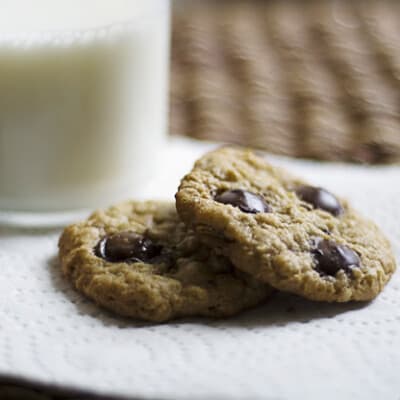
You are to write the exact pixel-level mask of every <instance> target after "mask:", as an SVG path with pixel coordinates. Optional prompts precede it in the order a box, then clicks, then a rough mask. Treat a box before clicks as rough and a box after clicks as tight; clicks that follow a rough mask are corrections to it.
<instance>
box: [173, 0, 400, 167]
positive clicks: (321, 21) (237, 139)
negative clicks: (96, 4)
mask: <svg viewBox="0 0 400 400" xmlns="http://www.w3.org/2000/svg"><path fill="white" fill-rule="evenodd" d="M172 60H173V62H172V88H171V128H170V129H171V132H173V133H175V134H181V135H189V136H192V137H195V138H198V139H212V140H218V141H224V142H233V143H240V144H244V145H249V146H255V147H258V148H262V149H265V150H268V151H271V152H274V153H278V154H284V155H289V156H294V157H308V158H316V159H322V160H343V161H353V162H365V163H388V162H396V161H399V160H400V91H399V89H400V3H399V2H396V1H359V2H356V1H354V2H353V1H348V2H345V1H306V2H299V1H297V2H290V1H286V0H285V1H283V0H282V1H255V0H254V1H246V0H243V1H218V2H217V1H214V2H211V1H210V2H207V1H204V0H203V1H197V2H189V3H186V5H184V6H183V7H182V8H181V9H179V10H178V12H176V13H175V18H174V28H173V52H172Z"/></svg>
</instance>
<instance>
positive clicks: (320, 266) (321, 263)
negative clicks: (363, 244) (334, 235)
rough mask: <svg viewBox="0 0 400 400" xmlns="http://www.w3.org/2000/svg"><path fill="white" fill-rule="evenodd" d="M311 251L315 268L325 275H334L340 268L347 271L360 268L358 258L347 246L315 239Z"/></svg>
mask: <svg viewBox="0 0 400 400" xmlns="http://www.w3.org/2000/svg"><path fill="white" fill-rule="evenodd" d="M312 253H313V255H314V257H315V260H316V269H317V270H318V271H319V272H320V273H322V274H326V275H331V276H335V275H336V273H337V272H338V271H340V270H341V269H342V270H344V271H345V272H347V273H349V272H351V270H352V269H353V268H360V264H361V261H360V258H359V257H358V255H357V253H356V252H355V251H353V250H352V249H350V248H349V247H347V246H345V245H342V244H338V243H335V242H333V241H332V240H326V239H321V238H317V239H315V248H314V249H313V250H312Z"/></svg>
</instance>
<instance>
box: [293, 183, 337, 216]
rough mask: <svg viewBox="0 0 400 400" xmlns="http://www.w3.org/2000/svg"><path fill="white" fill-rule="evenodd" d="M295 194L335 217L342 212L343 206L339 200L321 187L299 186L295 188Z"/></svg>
mask: <svg viewBox="0 0 400 400" xmlns="http://www.w3.org/2000/svg"><path fill="white" fill-rule="evenodd" d="M296 194H297V196H299V197H300V199H301V200H303V201H305V202H307V203H310V204H312V205H313V207H314V208H319V209H321V210H324V211H327V212H329V213H331V214H332V215H334V216H335V217H337V216H338V215H340V214H342V213H343V207H342V206H341V204H340V202H339V200H338V199H337V198H336V197H335V196H334V195H333V194H332V193H330V192H328V191H327V190H325V189H323V188H319V187H314V186H300V187H298V188H297V189H296Z"/></svg>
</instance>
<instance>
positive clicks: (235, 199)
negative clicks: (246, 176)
mask: <svg viewBox="0 0 400 400" xmlns="http://www.w3.org/2000/svg"><path fill="white" fill-rule="evenodd" d="M214 199H215V201H217V202H218V203H222V204H230V205H232V206H234V207H238V208H239V209H240V210H242V211H243V212H245V213H250V214H257V213H262V212H270V211H271V208H270V207H269V205H268V204H267V203H266V202H265V200H264V199H263V198H262V197H261V196H259V195H258V194H254V193H251V192H248V191H247V190H242V189H233V190H227V191H225V192H223V193H220V194H218V195H216V196H215V198H214Z"/></svg>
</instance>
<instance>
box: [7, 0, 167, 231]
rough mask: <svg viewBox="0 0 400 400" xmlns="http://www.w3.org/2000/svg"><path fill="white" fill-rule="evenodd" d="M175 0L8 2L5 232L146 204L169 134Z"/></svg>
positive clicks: (21, 0)
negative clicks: (115, 205)
mask: <svg viewBox="0 0 400 400" xmlns="http://www.w3.org/2000/svg"><path fill="white" fill-rule="evenodd" d="M169 8H170V4H169V0H84V1H83V0H35V1H32V0H0V10H1V12H0V223H16V224H20V223H21V224H32V223H33V224H53V223H54V224H58V223H63V222H64V221H67V220H68V219H69V218H70V216H71V215H76V212H77V211H78V210H85V209H88V210H89V209H93V208H96V207H99V206H104V205H107V204H109V203H112V202H115V201H119V200H123V199H125V198H132V197H140V195H141V193H142V192H143V189H144V188H145V186H146V185H147V184H148V182H149V180H151V178H152V176H153V177H154V174H157V164H158V162H159V160H160V151H161V150H162V148H163V146H164V140H165V138H166V129H167V120H166V118H167V98H168V97H167V91H168V70H169V62H168V61H169V28H170V26H169V25H170V18H169V17H170V16H169Z"/></svg>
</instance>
